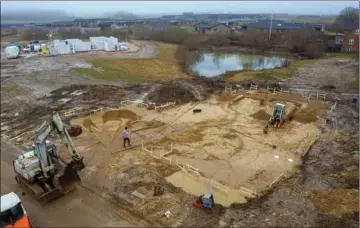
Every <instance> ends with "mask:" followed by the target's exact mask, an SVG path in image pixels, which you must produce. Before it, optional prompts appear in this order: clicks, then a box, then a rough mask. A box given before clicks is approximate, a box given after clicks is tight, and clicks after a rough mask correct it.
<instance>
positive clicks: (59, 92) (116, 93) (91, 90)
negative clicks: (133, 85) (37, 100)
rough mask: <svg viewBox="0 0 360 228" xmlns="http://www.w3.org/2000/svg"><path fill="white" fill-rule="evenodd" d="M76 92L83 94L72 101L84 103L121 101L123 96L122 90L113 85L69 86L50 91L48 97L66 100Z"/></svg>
mask: <svg viewBox="0 0 360 228" xmlns="http://www.w3.org/2000/svg"><path fill="white" fill-rule="evenodd" d="M76 90H80V91H83V92H84V93H83V94H81V95H78V96H72V97H73V99H74V98H75V97H76V99H79V100H84V101H93V100H98V101H103V100H114V99H116V100H119V101H120V100H121V98H122V97H124V96H125V92H124V90H123V89H122V88H120V87H118V86H113V85H70V86H65V87H62V88H59V89H56V90H53V91H51V93H50V95H51V97H52V98H53V99H54V100H59V99H62V98H67V97H69V96H70V94H71V93H72V92H74V91H76Z"/></svg>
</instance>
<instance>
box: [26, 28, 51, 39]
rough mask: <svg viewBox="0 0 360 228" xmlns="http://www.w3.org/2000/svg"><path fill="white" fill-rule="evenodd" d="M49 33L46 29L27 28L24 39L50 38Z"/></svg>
mask: <svg viewBox="0 0 360 228" xmlns="http://www.w3.org/2000/svg"><path fill="white" fill-rule="evenodd" d="M47 34H48V33H47V31H45V30H42V29H38V28H33V29H29V30H26V31H25V32H24V34H23V39H24V40H47V39H48V35H47Z"/></svg>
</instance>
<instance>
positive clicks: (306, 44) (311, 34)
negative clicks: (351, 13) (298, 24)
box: [286, 28, 326, 59]
mask: <svg viewBox="0 0 360 228" xmlns="http://www.w3.org/2000/svg"><path fill="white" fill-rule="evenodd" d="M286 46H287V48H288V49H289V51H290V52H292V53H294V54H298V55H300V56H303V57H306V58H309V59H314V58H319V57H320V56H321V55H322V54H323V53H324V51H325V49H326V40H325V38H324V36H323V35H322V34H321V33H318V32H316V31H314V30H312V29H310V28H308V29H301V30H297V31H293V32H289V33H288V34H287V35H286Z"/></svg>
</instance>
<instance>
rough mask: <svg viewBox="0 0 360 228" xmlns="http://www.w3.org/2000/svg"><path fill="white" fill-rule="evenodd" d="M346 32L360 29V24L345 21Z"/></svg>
mask: <svg viewBox="0 0 360 228" xmlns="http://www.w3.org/2000/svg"><path fill="white" fill-rule="evenodd" d="M344 28H345V30H353V29H358V28H359V22H356V21H344Z"/></svg>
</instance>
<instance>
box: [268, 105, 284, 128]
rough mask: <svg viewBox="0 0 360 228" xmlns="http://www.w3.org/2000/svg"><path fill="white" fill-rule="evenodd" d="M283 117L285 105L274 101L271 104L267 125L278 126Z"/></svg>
mask: <svg viewBox="0 0 360 228" xmlns="http://www.w3.org/2000/svg"><path fill="white" fill-rule="evenodd" d="M284 119H285V105H284V104H280V103H276V104H275V105H274V106H273V112H272V116H271V117H270V119H269V125H271V126H274V127H276V128H279V127H280V126H281V124H282V123H283V122H284Z"/></svg>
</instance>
